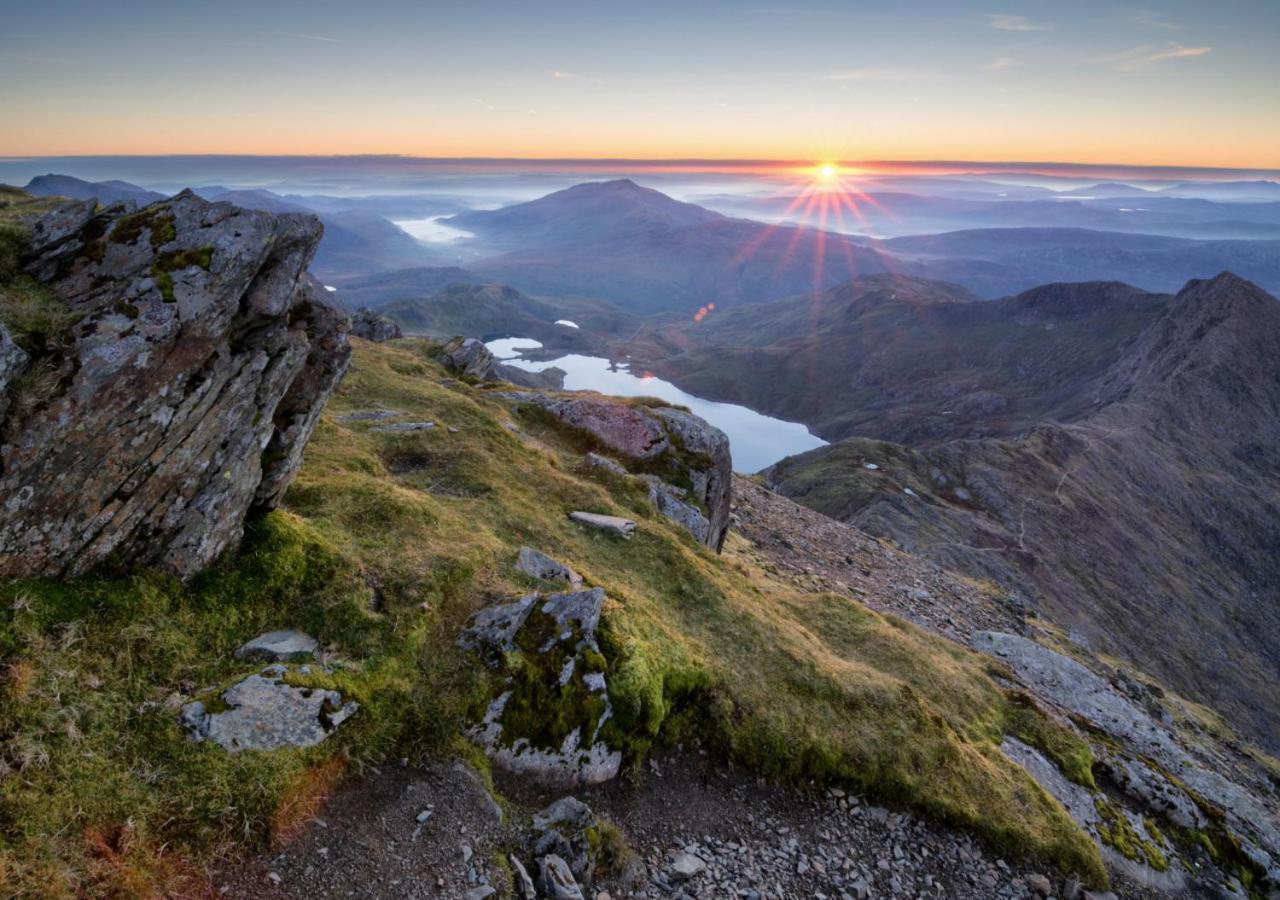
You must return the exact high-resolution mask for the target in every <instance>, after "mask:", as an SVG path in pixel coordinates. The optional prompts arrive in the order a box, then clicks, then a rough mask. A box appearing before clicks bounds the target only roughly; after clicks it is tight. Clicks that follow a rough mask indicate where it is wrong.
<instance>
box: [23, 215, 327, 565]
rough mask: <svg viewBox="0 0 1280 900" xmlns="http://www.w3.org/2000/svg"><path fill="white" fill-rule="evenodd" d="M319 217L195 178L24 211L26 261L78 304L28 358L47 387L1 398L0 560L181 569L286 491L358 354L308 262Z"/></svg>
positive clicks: (217, 548)
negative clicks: (207, 186) (208, 196)
mask: <svg viewBox="0 0 1280 900" xmlns="http://www.w3.org/2000/svg"><path fill="white" fill-rule="evenodd" d="M321 232H322V228H321V225H320V223H319V221H318V220H317V219H315V218H314V217H312V216H304V215H271V214H269V213H265V212H256V211H251V210H245V209H240V208H238V207H235V206H232V205H231V204H228V203H208V202H206V201H204V200H202V199H200V198H199V197H197V196H196V195H195V194H193V193H191V192H189V191H184V192H183V193H181V194H179V195H177V196H176V197H173V198H171V199H169V200H165V201H161V202H159V203H155V204H152V205H150V206H147V207H145V208H143V209H141V210H137V211H136V212H135V211H131V210H130V209H129V208H128V207H126V206H123V205H118V206H115V207H110V208H107V209H104V210H100V211H99V210H96V209H95V208H94V206H93V204H86V203H74V204H67V205H65V206H63V207H60V208H58V209H56V210H54V211H52V212H50V213H48V214H46V215H45V216H44V217H43V218H42V219H40V220H39V221H37V222H35V223H34V224H33V226H32V228H31V236H32V237H31V242H30V244H29V246H28V247H27V249H26V252H25V254H24V256H23V266H24V270H25V272H26V273H27V274H28V275H29V276H31V277H32V278H34V279H36V280H37V281H39V282H41V283H43V284H44V285H45V286H46V287H47V288H49V289H50V290H52V291H53V292H54V293H55V294H56V295H57V296H58V297H59V298H61V300H62V301H63V302H65V304H66V306H67V309H68V311H69V313H70V314H71V315H72V316H73V317H74V320H75V321H74V325H73V326H72V327H71V328H70V331H69V334H68V335H67V336H66V340H65V342H63V343H62V344H60V345H59V346H55V347H49V348H46V349H45V350H44V351H43V352H42V354H41V356H40V357H39V358H32V359H31V360H30V365H32V366H35V365H39V366H40V367H41V371H46V372H50V373H53V377H51V378H50V379H49V382H50V383H49V385H48V389H47V392H46V393H44V394H42V395H41V396H40V397H39V399H38V402H35V403H27V404H22V405H16V404H0V416H2V417H3V421H2V422H0V427H2V429H3V433H4V435H5V436H6V440H5V443H4V445H3V447H0V496H3V497H5V498H6V502H5V503H4V505H3V507H0V575H3V576H6V577H24V576H60V575H75V574H80V573H83V572H86V571H88V570H90V569H92V568H93V567H94V566H96V565H98V564H100V563H102V562H104V561H106V560H108V559H110V560H112V561H113V562H119V563H141V564H146V565H156V566H159V567H161V568H164V569H167V570H169V571H171V572H173V573H175V574H177V575H179V576H180V577H188V576H191V575H193V574H195V573H196V572H198V571H199V570H200V569H202V568H203V567H204V566H206V565H207V564H208V563H209V562H211V561H212V560H213V559H214V558H215V557H216V556H217V555H218V554H219V553H221V552H222V551H223V550H224V549H226V548H227V547H228V546H230V545H231V544H232V543H234V542H235V541H236V540H238V539H239V537H240V534H241V530H242V527H243V521H244V517H245V514H246V512H247V511H248V510H249V509H250V508H252V507H260V508H271V507H273V506H275V505H276V504H277V503H278V502H279V500H280V498H281V495H282V494H283V492H284V489H285V488H286V487H287V486H288V484H289V482H290V481H291V480H292V478H293V476H294V474H295V473H296V472H297V469H298V466H299V465H300V463H301V458H302V448H303V446H304V445H305V444H306V441H307V439H308V438H309V437H310V435H311V432H312V430H313V429H314V427H315V425H316V422H317V420H318V418H319V415H320V412H321V409H322V408H323V406H324V402H325V400H326V399H327V398H328V396H329V395H330V393H331V392H332V391H333V389H334V387H335V386H336V384H337V383H338V381H339V380H340V379H341V377H342V375H343V374H344V373H345V371H346V368H347V365H348V361H349V357H350V349H349V347H348V344H347V335H346V332H347V319H346V317H345V316H344V315H342V314H341V313H340V312H338V311H337V310H336V309H334V308H333V307H331V306H330V305H329V304H328V302H327V301H326V299H325V297H324V292H323V290H320V289H319V288H318V286H317V285H316V284H315V282H314V281H313V280H312V279H311V278H310V276H308V275H307V272H306V268H307V265H308V264H309V263H310V261H311V258H312V256H313V255H314V253H315V250H316V246H317V244H318V242H319V240H320V236H321ZM0 343H2V342H0ZM6 346H7V345H6ZM11 355H12V354H10V356H11ZM15 358H16V357H15ZM13 368H14V363H13V360H11V359H9V358H8V356H6V369H7V371H12V370H13ZM0 380H4V381H8V380H9V379H8V378H3V379H0ZM5 406H7V408H4V407H5Z"/></svg>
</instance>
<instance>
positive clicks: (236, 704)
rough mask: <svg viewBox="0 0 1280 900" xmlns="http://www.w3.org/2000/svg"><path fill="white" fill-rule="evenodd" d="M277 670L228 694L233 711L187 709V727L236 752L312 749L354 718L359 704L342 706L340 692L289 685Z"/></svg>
mask: <svg viewBox="0 0 1280 900" xmlns="http://www.w3.org/2000/svg"><path fill="white" fill-rule="evenodd" d="M280 668H283V667H271V668H270V669H267V670H265V671H264V672H263V674H260V675H250V676H249V677H248V678H245V679H244V680H243V681H240V682H238V683H237V684H234V685H232V686H231V687H229V688H227V690H225V691H223V692H222V700H223V702H224V703H226V705H227V706H228V707H229V708H228V709H227V710H225V711H222V712H216V713H210V712H208V711H207V709H206V707H205V705H204V704H203V703H201V702H200V701H196V702H194V703H188V704H186V705H185V706H184V707H183V708H182V724H183V726H184V728H185V729H186V730H187V733H188V735H189V736H190V737H191V738H192V739H193V740H196V741H204V740H208V741H213V742H214V743H215V744H218V745H219V746H221V747H223V748H224V749H226V750H229V751H231V752H232V753H238V752H240V751H241V750H275V749H277V748H279V747H311V746H314V745H315V744H318V743H320V742H321V741H323V740H324V739H325V738H326V737H328V736H329V734H330V733H331V732H332V731H333V730H334V729H335V728H337V727H338V726H339V725H341V724H342V723H343V722H344V721H346V720H347V719H348V718H350V717H351V716H352V715H353V714H354V713H355V712H356V710H358V709H359V708H360V707H359V704H357V703H356V702H355V701H351V702H348V703H343V702H342V695H341V694H339V693H338V692H337V691H328V690H321V689H319V688H302V687H295V686H293V685H289V684H286V683H285V682H284V679H283V677H282V673H281V672H280Z"/></svg>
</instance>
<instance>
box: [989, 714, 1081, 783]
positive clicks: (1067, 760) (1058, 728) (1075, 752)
mask: <svg viewBox="0 0 1280 900" xmlns="http://www.w3.org/2000/svg"><path fill="white" fill-rule="evenodd" d="M1004 731H1005V733H1007V734H1012V735H1013V736H1014V737H1016V738H1018V739H1019V740H1020V741H1022V742H1023V743H1026V744H1030V745H1031V746H1032V747H1035V748H1037V749H1038V750H1040V751H1041V752H1043V753H1044V754H1045V756H1047V757H1048V758H1049V759H1051V760H1053V762H1054V763H1055V764H1056V765H1057V766H1058V769H1059V770H1061V772H1062V774H1063V775H1065V776H1066V777H1067V778H1068V779H1069V780H1071V781H1073V782H1075V783H1076V784H1078V785H1081V786H1083V787H1087V788H1089V789H1090V790H1095V789H1096V788H1097V784H1096V782H1095V781H1094V777H1093V762H1094V759H1093V751H1092V750H1091V749H1090V748H1089V742H1088V741H1086V740H1085V739H1084V738H1083V737H1081V736H1080V735H1078V734H1076V733H1075V732H1073V731H1071V730H1070V729H1068V728H1066V727H1064V726H1062V725H1059V724H1058V723H1056V722H1054V721H1053V719H1052V718H1051V717H1050V716H1049V715H1048V714H1047V713H1046V712H1044V711H1043V710H1042V709H1040V708H1039V707H1038V706H1037V705H1036V703H1035V701H1034V700H1033V699H1032V698H1031V697H1030V696H1028V695H1027V694H1025V693H1021V692H1017V693H1014V694H1011V699H1010V705H1009V708H1008V718H1007V720H1006V722H1005V725H1004Z"/></svg>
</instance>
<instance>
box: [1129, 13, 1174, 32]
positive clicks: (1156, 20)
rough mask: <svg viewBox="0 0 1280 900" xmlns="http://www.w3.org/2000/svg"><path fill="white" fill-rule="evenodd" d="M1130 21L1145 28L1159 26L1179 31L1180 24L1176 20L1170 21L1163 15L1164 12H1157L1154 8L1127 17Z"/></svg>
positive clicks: (1166, 29) (1162, 28)
mask: <svg viewBox="0 0 1280 900" xmlns="http://www.w3.org/2000/svg"><path fill="white" fill-rule="evenodd" d="M1129 21H1130V22H1137V23H1138V24H1139V25H1144V26H1146V27H1147V28H1159V29H1161V30H1162V31H1181V30H1182V26H1181V25H1179V24H1177V23H1176V22H1170V21H1169V20H1168V19H1166V18H1165V17H1164V13H1158V12H1156V11H1154V10H1150V9H1148V10H1144V11H1142V12H1140V13H1137V14H1136V15H1132V16H1130V17H1129Z"/></svg>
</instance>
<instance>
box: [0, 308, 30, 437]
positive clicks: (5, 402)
mask: <svg viewBox="0 0 1280 900" xmlns="http://www.w3.org/2000/svg"><path fill="white" fill-rule="evenodd" d="M28 359H29V357H28V356H27V354H26V352H25V351H23V349H22V348H21V347H19V346H18V345H17V344H15V343H14V342H13V338H12V337H10V335H9V331H8V329H6V328H5V327H4V325H3V323H0V422H2V421H4V414H5V412H6V411H7V410H8V408H9V384H10V383H11V382H12V381H13V380H14V379H15V378H17V377H18V376H19V375H21V374H22V373H23V372H24V371H25V370H26V368H27V362H28Z"/></svg>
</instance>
